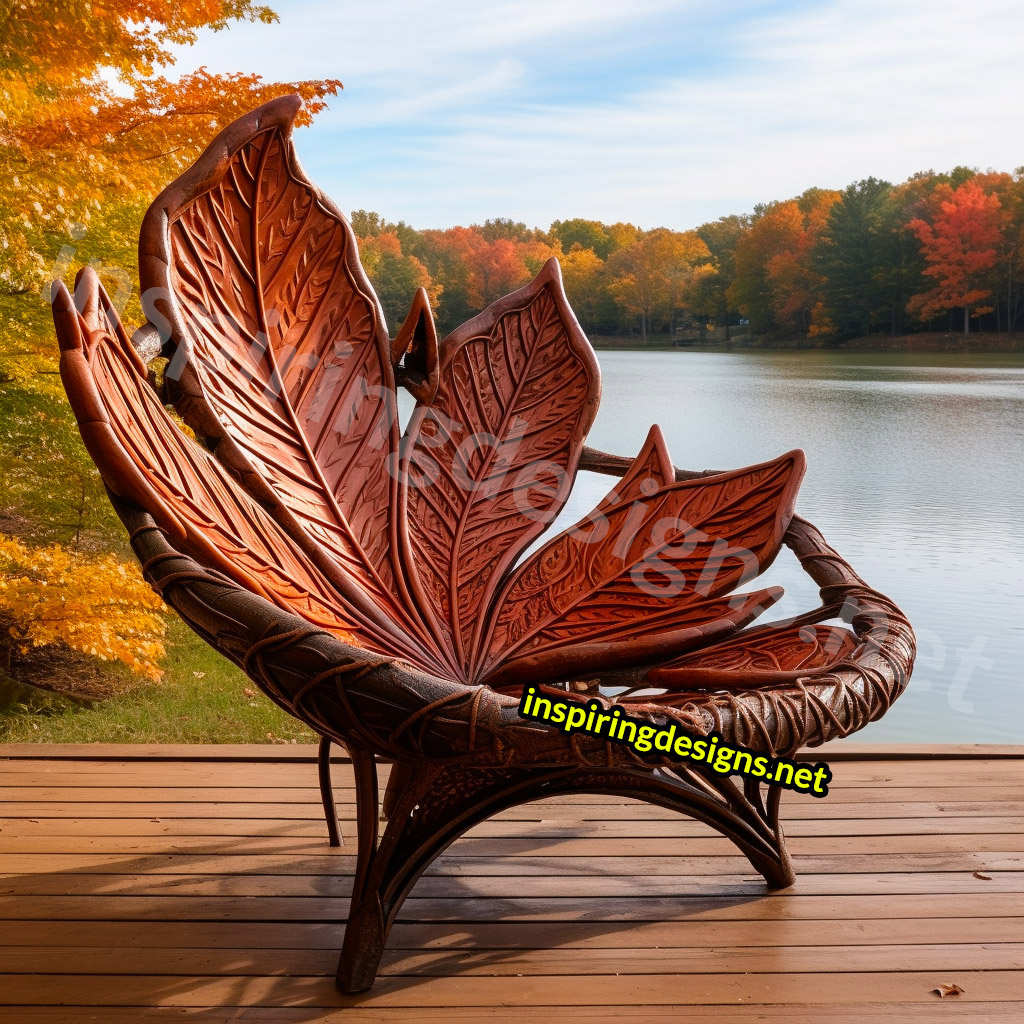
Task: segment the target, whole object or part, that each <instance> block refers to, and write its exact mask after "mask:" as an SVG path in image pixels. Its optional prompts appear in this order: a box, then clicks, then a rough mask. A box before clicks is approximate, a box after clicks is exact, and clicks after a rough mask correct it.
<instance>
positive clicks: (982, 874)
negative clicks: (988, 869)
mask: <svg viewBox="0 0 1024 1024" xmlns="http://www.w3.org/2000/svg"><path fill="white" fill-rule="evenodd" d="M971 873H972V874H973V875H974V877H975V878H980V879H981V880H982V881H983V882H991V881H992V876H991V875H986V874H985V872H984V871H973V872H971Z"/></svg>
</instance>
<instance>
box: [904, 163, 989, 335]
mask: <svg viewBox="0 0 1024 1024" xmlns="http://www.w3.org/2000/svg"><path fill="white" fill-rule="evenodd" d="M935 198H936V200H937V204H938V209H937V212H936V213H935V214H934V216H933V217H932V218H931V220H930V221H929V220H925V219H923V218H916V219H914V220H912V221H911V222H910V225H909V227H910V229H911V230H912V231H913V232H914V233H915V234H916V235H917V237H918V238H919V239H920V241H921V250H922V252H923V254H924V258H925V261H926V263H927V266H926V268H925V271H924V273H925V275H926V276H927V277H929V278H930V279H932V280H933V281H934V282H935V284H934V286H933V287H932V288H930V289H929V290H928V291H925V292H920V293H918V294H917V295H914V296H913V297H912V298H911V299H910V302H909V303H908V304H907V308H908V310H909V311H910V312H911V313H913V314H915V315H916V316H918V317H919V318H920V319H922V320H928V319H930V318H932V317H934V316H936V315H937V314H939V313H943V312H946V311H949V310H952V309H955V308H959V309H962V310H963V319H964V334H969V333H970V329H971V315H972V311H973V314H974V315H975V316H977V315H980V314H981V313H984V312H988V309H989V307H985V306H983V305H982V303H983V302H984V301H985V300H986V299H987V298H989V297H990V296H991V294H992V289H991V287H990V286H989V282H988V281H987V280H986V278H987V275H988V273H989V271H991V269H992V268H993V267H994V266H995V263H996V246H997V245H998V244H999V243H1000V241H1001V238H1002V236H1001V233H1000V230H999V228H1000V209H1001V207H1000V202H999V197H998V196H997V195H995V194H992V193H986V192H985V191H984V190H983V189H982V187H981V185H980V184H979V183H978V182H977V181H976V180H974V179H973V178H972V179H971V180H968V181H965V182H964V183H963V184H962V185H960V186H959V187H958V188H953V187H952V186H951V185H946V184H943V185H940V186H939V187H938V188H937V189H936V190H935Z"/></svg>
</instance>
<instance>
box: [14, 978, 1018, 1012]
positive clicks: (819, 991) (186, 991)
mask: <svg viewBox="0 0 1024 1024" xmlns="http://www.w3.org/2000/svg"><path fill="white" fill-rule="evenodd" d="M947 975H948V972H945V971H905V972H903V971H901V972H884V973H867V972H857V973H849V974H843V973H836V974H823V973H821V972H819V971H815V972H812V973H809V974H792V973H791V974H745V975H736V974H697V973H692V974H690V973H688V974H685V975H679V974H667V975H665V974H644V975H622V976H619V975H614V974H613V975H607V974H605V975H590V976H588V977H587V978H586V983H585V984H575V985H573V984H567V983H566V979H565V978H564V977H559V976H549V975H543V976H524V977H509V976H505V975H503V976H500V977H489V978H481V977H476V976H458V977H439V978H432V977H428V978H420V977H415V976H412V977H410V976H404V977H383V978H380V979H379V980H378V982H377V984H376V985H375V986H374V987H373V989H371V990H370V991H369V992H367V993H363V994H361V995H358V996H345V995H342V994H341V993H339V992H337V991H336V990H335V988H334V984H333V977H328V978H325V977H323V976H317V977H290V978H279V977H221V976H218V975H210V976H203V975H200V976H189V977H187V978H177V977H173V976H165V975H114V974H111V975H74V974H71V975H61V974H46V975H24V974H22V975H17V974H11V975H6V976H5V977H4V985H3V988H2V989H0V1005H8V1006H10V1005H15V1006H16V1005H19V1004H24V1005H30V1006H31V1005H40V1004H42V1005H52V1004H53V1002H54V1001H55V1000H63V1001H65V1002H71V1001H73V1003H74V1004H75V1005H79V1006H81V1005H87V1006H133V1005H137V1004H139V1003H141V1004H143V1005H146V1004H148V1005H153V1003H154V1002H155V1003H156V1004H157V1005H162V1006H198V1007H203V1006H211V1005H214V1006H217V1005H222V1006H223V1005H234V1006H248V1005H252V1004H253V1003H269V1004H272V1005H276V1006H288V1005H301V1006H307V1007H308V1006H319V1007H350V1006H365V1007H388V1008H391V1007H435V1008H437V1007H454V1006H464V1007H470V1006H472V1007H480V1006H483V1007H493V1006H496V1005H507V1004H511V1005H513V1006H523V1007H525V1006H549V1005H558V1004H561V1005H564V1006H622V1007H627V1008H630V1009H637V1008H639V1007H647V1006H659V1005H661V1006H665V1005H684V1006H685V1005H689V1006H698V1005H707V1004H709V1003H710V1004H712V1005H722V1004H730V1003H739V1002H759V1003H763V1004H765V1005H772V1004H774V1003H790V1002H800V1000H801V998H807V996H808V993H810V992H814V993H815V995H816V997H817V998H816V1001H818V1000H820V999H821V997H822V996H827V997H828V998H829V1001H832V1002H838V1003H842V1004H845V1005H858V1004H862V1003H889V1002H917V1003H927V1004H933V1003H934V1002H935V1001H936V998H935V996H934V994H933V991H932V990H933V989H934V988H935V986H936V985H937V984H940V983H941V982H942V981H944V980H946V977H947ZM937 979H938V980H937ZM955 980H956V983H957V984H959V985H960V986H961V987H962V988H963V989H964V994H963V995H962V996H960V997H958V1001H959V1002H961V1003H968V1002H970V1001H971V1000H973V999H980V1000H983V1001H992V1002H1001V1001H1005V1002H1017V1001H1019V999H1020V995H1021V991H1020V974H1019V972H1017V971H957V972H956V977H955Z"/></svg>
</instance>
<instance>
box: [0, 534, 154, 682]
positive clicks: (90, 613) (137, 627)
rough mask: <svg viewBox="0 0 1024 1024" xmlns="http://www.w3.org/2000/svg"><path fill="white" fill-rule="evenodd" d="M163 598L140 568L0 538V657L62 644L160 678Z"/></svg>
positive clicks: (6, 658)
mask: <svg viewBox="0 0 1024 1024" xmlns="http://www.w3.org/2000/svg"><path fill="white" fill-rule="evenodd" d="M165 610H166V609H165V607H164V604H163V601H161V600H160V598H159V597H158V596H157V594H156V593H154V592H153V591H152V590H151V589H150V587H149V585H148V584H147V583H146V582H145V581H144V580H143V579H142V574H141V573H140V572H139V569H138V567H137V566H135V565H129V564H126V563H124V562H120V561H118V559H116V558H115V557H114V556H113V555H104V556H101V557H88V556H86V555H83V554H80V553H78V552H72V551H68V550H66V549H65V548H62V547H61V546H60V545H59V544H55V545H53V546H51V547H47V548H30V547H27V546H26V545H24V544H22V543H21V542H20V541H18V540H16V539H15V538H13V537H6V536H4V535H2V534H0V660H2V661H6V662H9V660H10V656H11V653H12V652H13V651H14V650H18V651H19V652H21V653H22V654H26V653H28V652H29V651H30V650H31V649H32V648H36V647H47V646H51V645H54V644H56V645H61V644H62V645H64V646H66V647H70V648H71V649H72V650H74V651H79V652H80V653H82V654H89V655H92V656H93V657H96V658H99V659H100V660H101V661H120V662H123V663H124V664H125V665H127V666H128V667H129V668H130V669H131V670H132V671H133V672H136V673H138V674H139V675H143V676H146V677H148V678H150V679H153V680H159V679H160V677H161V675H162V672H161V669H160V665H159V661H160V659H161V658H162V657H163V655H164V645H163V638H164V630H165V621H164V618H163V615H162V614H161V612H163V611H165Z"/></svg>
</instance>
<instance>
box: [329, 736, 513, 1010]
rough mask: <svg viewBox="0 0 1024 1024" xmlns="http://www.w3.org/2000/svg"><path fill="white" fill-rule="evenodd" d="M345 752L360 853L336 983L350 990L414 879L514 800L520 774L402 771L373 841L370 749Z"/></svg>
mask: <svg viewBox="0 0 1024 1024" xmlns="http://www.w3.org/2000/svg"><path fill="white" fill-rule="evenodd" d="M350 752H351V754H352V761H353V765H354V767H355V768H356V801H357V813H358V817H359V857H358V861H357V865H356V877H355V881H354V885H353V890H352V904H351V909H350V911H349V918H348V925H347V926H346V928H345V941H344V945H343V947H342V951H341V959H340V961H339V963H338V974H337V986H338V988H339V989H340V990H341V991H342V992H347V993H354V992H364V991H366V989H368V988H370V986H371V985H373V982H374V979H375V978H376V976H377V968H378V966H379V965H380V958H381V956H382V955H383V952H384V944H385V943H386V942H387V938H388V933H389V932H390V930H391V923H392V921H393V920H394V918H395V916H396V915H397V913H398V910H399V908H400V907H401V905H402V903H403V901H404V900H405V897H406V895H407V894H408V893H409V890H410V889H411V888H412V887H413V885H414V884H415V882H416V880H417V879H418V878H419V877H420V875H421V874H422V873H423V872H424V871H425V870H426V868H427V867H429V866H430V864H431V863H432V862H433V861H434V859H435V858H436V857H437V856H438V855H439V854H441V853H442V852H443V851H444V850H445V849H446V848H447V847H448V846H449V845H451V843H452V842H454V841H455V840H456V839H458V837H459V836H460V835H462V833H463V832H465V831H466V830H467V829H468V828H471V827H472V826H473V825H474V824H476V823H477V822H478V821H482V820H484V819H485V818H488V817H490V816H491V815H492V814H495V813H497V811H499V810H501V809H502V808H504V807H507V806H509V805H510V803H512V804H515V803H519V802H520V798H517V797H516V796H514V795H512V796H510V792H512V793H514V790H515V786H514V783H515V782H516V781H517V779H518V778H520V777H522V776H523V774H524V773H523V771H522V770H521V769H519V770H517V769H477V770H475V771H474V770H472V769H463V768H460V767H457V766H456V767H439V766H420V767H418V768H417V769H416V771H415V772H410V773H408V778H407V779H406V780H405V785H404V786H403V787H402V788H401V789H397V788H396V789H394V790H392V806H391V808H390V810H391V814H390V817H389V820H388V825H387V828H386V829H385V830H384V835H383V836H382V837H381V839H380V843H379V844H378V843H376V826H377V822H378V816H377V779H376V768H375V766H374V764H373V760H372V755H367V756H366V763H361V759H362V754H361V753H360V754H358V755H357V751H356V749H352V748H350ZM361 776H362V777H361ZM527 777H529V775H528V773H527ZM510 784H511V789H510ZM526 799H529V798H526Z"/></svg>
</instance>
